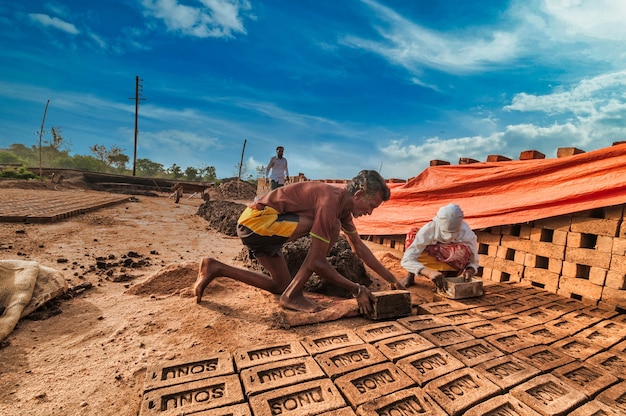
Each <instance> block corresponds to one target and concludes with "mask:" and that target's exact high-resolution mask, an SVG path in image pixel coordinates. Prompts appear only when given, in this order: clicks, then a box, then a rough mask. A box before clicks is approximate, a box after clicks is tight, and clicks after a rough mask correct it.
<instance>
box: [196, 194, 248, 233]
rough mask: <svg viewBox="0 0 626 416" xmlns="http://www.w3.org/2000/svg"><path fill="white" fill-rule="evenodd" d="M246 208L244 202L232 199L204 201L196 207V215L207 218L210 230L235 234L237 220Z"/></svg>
mask: <svg viewBox="0 0 626 416" xmlns="http://www.w3.org/2000/svg"><path fill="white" fill-rule="evenodd" d="M244 209H246V205H245V204H241V203H239V202H232V201H206V202H205V203H203V204H202V205H200V206H199V207H198V212H197V215H199V216H200V217H202V218H204V219H205V220H207V222H208V223H209V227H210V228H211V229H212V230H215V231H217V232H220V233H222V234H226V235H228V236H230V237H235V236H237V220H238V219H239V216H240V215H241V213H242V212H243V210H244Z"/></svg>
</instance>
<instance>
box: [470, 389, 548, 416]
mask: <svg viewBox="0 0 626 416" xmlns="http://www.w3.org/2000/svg"><path fill="white" fill-rule="evenodd" d="M485 415H490V416H498V415H502V416H542V415H541V414H540V413H537V412H535V411H534V410H533V409H531V408H530V407H528V406H526V405H525V404H524V403H522V402H520V401H519V400H517V399H516V398H515V397H513V396H511V395H510V394H503V395H500V396H496V397H494V398H492V399H489V400H487V401H486V402H484V403H481V404H479V405H476V406H474V407H472V408H471V409H469V410H467V411H466V412H465V414H464V416H485Z"/></svg>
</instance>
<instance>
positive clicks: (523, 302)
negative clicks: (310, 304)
mask: <svg viewBox="0 0 626 416" xmlns="http://www.w3.org/2000/svg"><path fill="white" fill-rule="evenodd" d="M624 321H625V319H624V315H622V314H618V313H617V312H616V311H610V310H606V309H603V308H600V307H597V306H589V305H587V304H585V303H584V302H581V301H579V300H576V299H571V298H564V297H562V296H558V295H555V294H552V293H548V292H546V291H543V290H540V289H537V288H534V287H532V286H528V285H522V284H517V283H508V284H502V283H492V284H489V285H487V286H486V293H485V294H484V295H483V296H481V297H478V298H470V299H463V300H450V299H441V300H439V301H436V302H432V303H429V304H423V305H420V306H419V310H418V314H417V315H411V316H407V317H403V318H399V319H396V320H389V321H384V322H374V323H369V324H367V323H366V324H364V325H362V326H360V327H357V328H355V329H353V330H345V331H344V330H335V331H333V332H327V333H322V334H320V335H315V336H308V337H304V338H303V339H301V340H299V341H293V342H288V341H284V342H280V341H277V342H276V343H272V344H266V345H258V346H256V347H246V348H241V349H238V350H235V351H230V352H215V353H214V354H209V355H207V356H203V357H187V358H186V359H185V360H182V361H177V362H171V361H166V362H162V363H154V364H153V365H151V366H149V368H148V369H147V372H146V379H145V382H144V394H143V398H142V403H141V410H140V415H141V416H148V415H197V416H207V415H211V416H226V415H231V416H245V415H247V416H252V415H254V416H271V415H286V416H295V415H298V416H312V415H328V416H330V415H338V416H347V415H360V416H369V415H372V416H374V415H377V416H381V415H388V416H392V415H398V416H410V415H422V416H424V415H426V416H430V415H451V416H457V415H480V416H484V415H509V416H514V415H520V416H521V415H530V416H533V415H544V416H545V415H592V414H593V415H600V414H602V415H618V414H622V415H623V414H626V380H625V379H626V371H625V370H626V341H625V340H626V325H625V324H624Z"/></svg>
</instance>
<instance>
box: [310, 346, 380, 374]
mask: <svg viewBox="0 0 626 416" xmlns="http://www.w3.org/2000/svg"><path fill="white" fill-rule="evenodd" d="M315 360H316V361H317V363H318V364H319V365H320V367H321V368H322V370H323V371H324V372H325V373H326V375H328V377H330V378H333V379H334V378H336V377H339V376H341V375H343V374H346V373H349V372H351V371H355V370H359V369H361V368H363V367H367V366H370V365H374V364H380V363H382V362H385V361H387V358H386V357H385V356H384V355H383V354H382V353H381V352H380V351H379V350H378V349H377V348H376V347H374V346H373V345H371V344H357V345H353V346H351V347H344V348H339V349H336V350H331V351H328V352H325V353H322V354H319V355H317V356H315Z"/></svg>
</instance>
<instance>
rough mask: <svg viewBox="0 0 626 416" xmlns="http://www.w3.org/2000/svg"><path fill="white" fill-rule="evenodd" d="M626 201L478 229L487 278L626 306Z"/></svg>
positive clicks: (621, 307) (616, 307)
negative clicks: (567, 213) (623, 203)
mask: <svg viewBox="0 0 626 416" xmlns="http://www.w3.org/2000/svg"><path fill="white" fill-rule="evenodd" d="M623 221H624V205H618V206H612V207H605V208H600V209H596V210H591V211H582V212H576V213H573V214H570V215H563V216H559V217H553V218H546V219H542V220H538V221H533V222H530V223H526V224H517V225H509V226H502V227H492V228H489V229H486V230H482V231H476V234H477V235H478V241H479V255H480V268H481V270H480V274H481V276H482V278H483V279H484V280H492V281H496V282H524V283H526V284H529V285H532V286H534V287H537V288H541V289H544V290H546V291H548V292H552V293H556V294H559V295H562V296H564V297H568V298H574V299H578V300H581V301H584V302H588V303H591V304H595V305H600V306H603V307H606V308H609V309H614V310H618V311H622V312H623V311H625V310H626V290H625V289H626V286H625V284H626V225H624V224H623Z"/></svg>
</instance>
